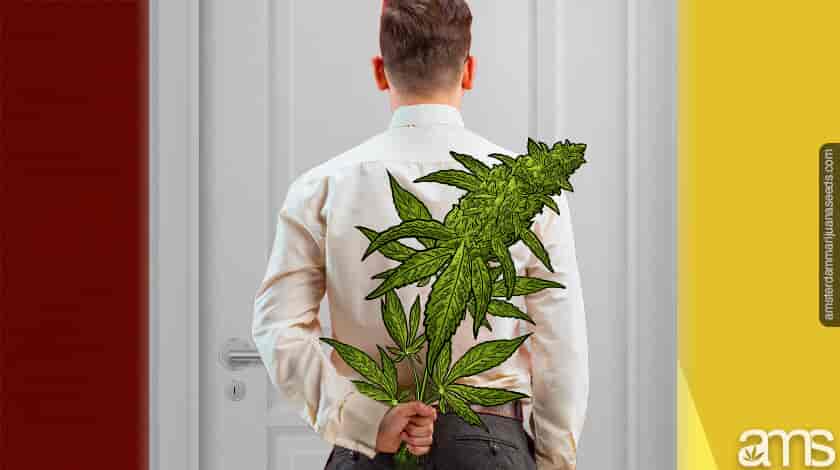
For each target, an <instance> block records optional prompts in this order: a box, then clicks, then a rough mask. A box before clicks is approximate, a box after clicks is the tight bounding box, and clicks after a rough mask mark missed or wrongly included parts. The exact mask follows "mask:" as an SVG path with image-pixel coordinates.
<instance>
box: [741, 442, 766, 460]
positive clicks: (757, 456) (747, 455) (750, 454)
mask: <svg viewBox="0 0 840 470" xmlns="http://www.w3.org/2000/svg"><path fill="white" fill-rule="evenodd" d="M741 452H742V453H743V454H744V455H743V458H744V460H746V461H747V462H757V461H759V460H761V458H762V457H764V451H763V450H760V449H759V447H758V446H756V445H752V446H747V447H744V448H743V449H741Z"/></svg>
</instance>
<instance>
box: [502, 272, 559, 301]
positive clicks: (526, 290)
mask: <svg viewBox="0 0 840 470" xmlns="http://www.w3.org/2000/svg"><path fill="white" fill-rule="evenodd" d="M553 287H559V288H562V289H565V288H566V286H565V285H563V284H561V283H559V282H556V281H552V280H549V279H540V278H538V277H530V276H517V277H516V278H515V283H514V286H513V295H528V294H533V293H535V292H539V291H541V290H543V289H548V288H553ZM493 297H507V298H510V296H508V291H507V286H506V284H505V283H503V282H502V281H496V282H495V283H494V284H493Z"/></svg>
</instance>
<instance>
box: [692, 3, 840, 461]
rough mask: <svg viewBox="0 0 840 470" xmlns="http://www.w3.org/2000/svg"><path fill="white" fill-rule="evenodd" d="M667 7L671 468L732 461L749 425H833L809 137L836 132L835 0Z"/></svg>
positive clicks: (839, 53) (839, 85)
mask: <svg viewBox="0 0 840 470" xmlns="http://www.w3.org/2000/svg"><path fill="white" fill-rule="evenodd" d="M679 11H680V13H679V87H680V92H679V105H678V106H679V137H678V145H679V344H680V346H679V367H680V377H681V378H680V386H679V397H678V405H679V419H680V436H679V442H680V447H679V463H680V465H679V468H680V470H694V469H697V470H710V469H711V468H715V467H714V466H715V465H716V468H718V469H721V470H722V469H735V468H741V467H740V466H739V464H738V460H737V450H738V448H739V447H740V445H741V444H740V443H739V442H738V437H739V436H740V434H741V432H742V431H744V430H746V429H749V428H767V429H777V428H778V429H788V430H791V429H796V428H805V429H810V428H825V429H829V430H831V431H833V432H834V434H835V438H836V439H837V440H838V441H840V328H826V327H824V326H822V325H821V324H820V323H819V321H818V274H819V271H818V264H819V263H818V261H819V253H818V203H819V186H818V185H817V178H818V163H819V158H818V151H819V148H820V146H821V145H822V144H824V143H827V142H838V141H840V1H838V0H831V1H828V0H823V1H811V0H806V1H798V2H781V1H772V0H765V1H761V2H759V1H733V0H728V1H723V0H703V1H699V0H683V1H681V2H680V3H679ZM695 410H696V412H695ZM835 444H837V445H835V448H837V449H838V450H840V444H838V443H837V441H835ZM771 449H772V447H771ZM710 453H711V455H709V454H710ZM773 457H774V460H775V462H774V466H773V467H772V468H781V466H780V465H781V458H780V456H777V455H773ZM792 460H793V461H794V462H796V464H795V465H793V466H792V467H791V468H802V467H801V447H797V446H794V452H793V454H792ZM712 462H714V463H712ZM710 465H711V466H710ZM832 468H840V463H835V465H834V466H833V467H832Z"/></svg>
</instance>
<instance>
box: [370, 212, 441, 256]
mask: <svg viewBox="0 0 840 470" xmlns="http://www.w3.org/2000/svg"><path fill="white" fill-rule="evenodd" d="M455 236H456V234H455V232H453V231H452V230H450V229H449V228H447V227H446V226H445V225H443V224H442V223H440V222H438V221H436V220H419V219H418V220H408V221H405V222H402V223H400V224H399V225H394V226H393V227H390V228H388V229H386V230H385V231H384V232H382V233H380V234H379V236H377V237H376V239H375V240H373V241H372V242H371V244H370V245H369V246H368V248H367V250H365V253H364V255H362V260H364V259H365V258H367V257H368V256H370V254H371V253H373V252H375V251H377V250H379V249H380V248H381V247H382V246H384V245H385V244H387V243H390V242H392V241H394V240H399V239H402V238H424V237H425V238H433V239H435V240H449V239H452V238H455Z"/></svg>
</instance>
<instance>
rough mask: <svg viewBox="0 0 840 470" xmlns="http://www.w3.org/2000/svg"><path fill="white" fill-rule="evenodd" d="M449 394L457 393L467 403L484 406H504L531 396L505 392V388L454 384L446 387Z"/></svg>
mask: <svg viewBox="0 0 840 470" xmlns="http://www.w3.org/2000/svg"><path fill="white" fill-rule="evenodd" d="M446 390H447V392H450V393H456V394H458V396H459V397H461V398H462V399H463V400H464V401H466V402H467V403H475V404H477V405H482V406H496V405H503V404H505V403H507V402H509V401H513V400H518V399H520V398H527V397H528V396H529V395H527V394H524V393H520V392H514V391H510V390H505V389H503V388H493V387H476V386H474V385H465V384H458V383H453V384H449V385H447V386H446Z"/></svg>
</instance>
